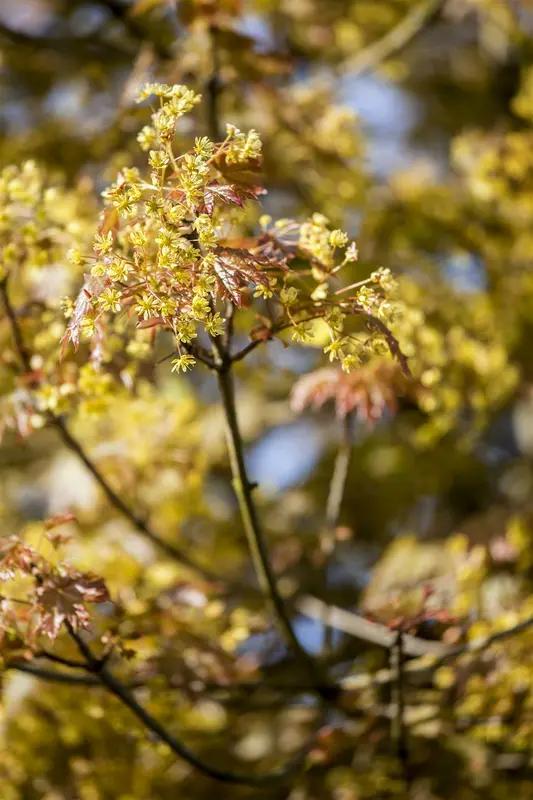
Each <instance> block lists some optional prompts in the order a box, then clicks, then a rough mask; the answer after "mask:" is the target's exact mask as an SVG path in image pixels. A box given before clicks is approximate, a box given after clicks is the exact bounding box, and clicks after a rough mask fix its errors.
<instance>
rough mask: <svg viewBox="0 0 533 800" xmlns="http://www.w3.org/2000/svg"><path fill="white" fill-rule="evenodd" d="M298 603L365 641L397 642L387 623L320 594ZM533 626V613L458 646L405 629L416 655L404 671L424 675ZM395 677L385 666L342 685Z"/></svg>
mask: <svg viewBox="0 0 533 800" xmlns="http://www.w3.org/2000/svg"><path fill="white" fill-rule="evenodd" d="M296 607H297V609H298V610H299V611H300V612H301V613H302V614H305V615H306V616H309V617H311V618H312V619H318V620H323V619H324V617H325V616H326V615H327V617H328V621H329V624H330V625H332V626H333V627H334V628H336V629H338V630H341V631H343V632H344V633H347V634H349V635H350V636H354V637H355V638H356V639H360V640H361V641H363V642H368V643H369V644H373V645H378V646H379V647H384V648H385V649H390V648H391V647H392V646H393V644H394V638H395V634H394V631H391V630H390V628H388V627H387V626H386V625H381V624H379V623H377V622H371V621H370V620H368V619H365V617H361V616H360V615H359V614H354V613H352V612H351V611H346V609H343V608H338V607H337V606H331V605H330V606H328V605H327V604H326V603H324V602H322V600H319V599H318V598H316V597H310V596H306V597H303V598H300V599H299V600H298V601H297V603H296ZM532 627H533V616H531V617H528V618H527V619H525V620H524V621H523V622H519V623H517V624H516V625H513V626H512V627H510V628H506V629H505V630H503V631H498V632H496V633H493V634H492V635H491V636H486V637H483V638H479V639H473V640H470V641H468V642H465V643H464V644H461V645H457V647H448V646H447V645H445V644H443V643H442V642H436V641H432V640H429V639H422V638H421V637H419V636H413V635H411V634H408V633H404V634H403V642H402V645H403V652H404V655H406V656H414V658H413V659H412V660H410V661H408V662H407V663H406V664H405V667H404V673H405V674H406V675H409V676H411V675H416V676H421V675H424V674H427V675H428V676H430V675H432V674H433V673H434V672H435V670H437V669H438V668H439V667H441V666H442V665H443V664H446V663H447V662H448V661H453V660H454V659H456V658H459V657H460V656H462V655H467V654H469V653H479V652H483V651H485V650H487V649H489V648H490V647H492V645H494V644H498V643H499V642H503V641H506V640H507V639H510V638H512V637H514V636H517V635H518V634H520V633H523V632H524V631H526V630H529V628H532ZM393 679H394V676H393V674H392V672H391V670H390V669H383V670H380V671H379V672H377V673H375V674H374V675H349V676H347V677H346V678H343V680H342V681H341V685H342V688H343V689H346V690H351V689H365V688H367V687H368V686H373V685H376V686H381V685H386V684H388V683H390V682H391V681H392V680H393Z"/></svg>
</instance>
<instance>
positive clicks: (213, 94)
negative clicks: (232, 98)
mask: <svg viewBox="0 0 533 800" xmlns="http://www.w3.org/2000/svg"><path fill="white" fill-rule="evenodd" d="M209 44H210V47H211V74H210V75H209V78H208V79H207V83H206V96H207V130H208V136H209V138H210V139H211V140H212V141H213V142H220V141H222V139H223V136H222V132H221V130H220V114H219V99H220V92H221V85H220V53H219V49H218V31H217V28H216V27H215V26H214V25H211V26H210V27H209Z"/></svg>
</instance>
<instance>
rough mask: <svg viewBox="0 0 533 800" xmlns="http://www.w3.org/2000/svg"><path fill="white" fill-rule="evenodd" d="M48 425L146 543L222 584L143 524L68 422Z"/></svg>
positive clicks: (24, 356) (3, 285)
mask: <svg viewBox="0 0 533 800" xmlns="http://www.w3.org/2000/svg"><path fill="white" fill-rule="evenodd" d="M7 284H8V281H7V278H4V279H3V280H2V281H0V295H1V297H2V300H3V304H4V308H5V311H6V316H7V319H8V320H9V323H10V327H11V332H12V335H13V340H14V342H15V348H16V351H17V353H18V356H19V359H20V362H21V363H22V366H23V368H24V370H25V371H26V372H27V373H28V374H31V372H32V366H31V355H30V351H29V350H28V348H27V347H26V344H25V342H24V337H23V335H22V330H21V327H20V325H19V321H18V318H17V314H16V312H15V309H14V307H13V305H12V303H11V300H10V298H9V293H8V288H7ZM47 422H48V424H49V425H50V426H51V427H53V428H55V430H56V431H57V432H58V433H59V436H60V438H61V440H62V441H63V444H65V445H66V446H67V447H68V449H69V450H70V451H71V452H73V453H74V454H75V455H76V456H77V457H78V458H79V459H80V461H81V462H82V463H83V464H85V466H86V468H87V469H88V470H89V472H90V473H91V475H92V476H93V477H94V479H95V480H96V482H97V483H98V485H99V486H100V487H101V489H102V490H103V491H104V494H105V495H106V497H107V499H108V500H109V502H110V503H111V504H112V505H113V506H114V507H115V508H116V509H117V510H118V511H120V513H121V514H123V515H124V517H125V518H126V519H127V520H129V522H131V524H132V525H133V526H134V527H135V528H136V529H137V531H138V532H139V533H141V534H142V535H143V536H144V537H145V538H146V539H149V540H150V541H151V542H152V543H153V544H154V545H156V546H157V547H158V548H159V549H160V550H161V551H162V552H163V553H165V555H167V556H168V557H169V558H172V559H175V560H176V561H179V562H180V563H182V564H183V565H184V566H186V567H187V568H188V569H191V570H194V571H195V572H197V573H198V574H200V575H202V577H203V578H205V579H206V580H208V581H210V582H217V581H219V580H220V579H219V577H218V576H217V575H215V574H214V573H213V572H211V571H210V570H208V569H207V568H206V567H203V566H201V565H200V564H198V563H197V562H196V561H195V560H194V559H193V558H191V557H190V556H189V555H188V554H187V553H185V552H184V551H183V550H182V549H181V548H179V547H177V546H176V545H173V544H171V543H170V542H167V541H165V539H162V538H161V537H159V536H158V535H157V534H156V533H155V532H154V531H153V530H152V528H151V527H150V525H149V524H148V523H147V522H146V520H144V519H143V518H142V517H140V516H139V515H138V514H137V513H136V512H135V511H134V510H133V509H132V508H130V506H129V505H128V504H127V503H126V502H125V501H124V500H123V499H122V498H121V497H120V495H119V494H118V493H117V492H116V491H115V490H114V489H113V487H112V486H111V485H110V484H109V483H108V481H107V479H106V478H104V476H103V475H102V473H101V472H100V470H99V469H98V467H97V466H96V464H95V463H94V461H92V459H91V458H90V457H89V456H88V455H87V453H86V451H85V449H84V447H83V445H82V444H81V442H79V441H78V439H76V437H75V436H74V435H73V434H72V433H71V432H70V430H69V428H68V426H67V423H66V421H65V420H64V419H63V418H62V417H58V416H56V415H55V414H52V413H51V412H49V413H48V414H47Z"/></svg>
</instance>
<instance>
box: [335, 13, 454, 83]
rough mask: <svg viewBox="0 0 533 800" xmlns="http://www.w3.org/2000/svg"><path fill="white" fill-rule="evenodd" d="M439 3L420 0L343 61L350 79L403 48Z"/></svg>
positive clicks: (377, 64)
mask: <svg viewBox="0 0 533 800" xmlns="http://www.w3.org/2000/svg"><path fill="white" fill-rule="evenodd" d="M441 5H442V0H422V2H421V3H419V4H418V5H417V6H415V7H414V8H413V9H412V10H411V11H409V13H408V14H407V15H406V16H405V17H404V19H402V21H401V22H400V23H399V24H398V25H396V27H394V28H393V29H392V30H390V31H389V32H388V33H387V34H385V36H383V37H382V38H381V39H379V40H378V41H377V42H373V43H372V44H370V45H368V47H365V48H364V50H361V52H359V53H357V55H356V56H354V58H353V59H351V60H348V61H347V62H345V65H344V67H345V70H346V71H347V72H349V74H350V80H355V79H356V78H360V77H361V76H362V75H366V74H367V73H368V72H373V71H374V70H376V69H377V68H378V67H379V66H381V64H383V62H384V61H386V60H387V59H388V58H390V57H391V56H394V55H396V54H397V53H399V52H400V51H401V50H403V48H404V47H405V46H406V45H408V44H409V42H410V41H411V40H412V39H414V38H415V36H417V35H418V34H419V33H420V32H421V31H422V30H423V29H424V28H425V27H426V26H427V25H428V24H429V23H430V22H431V20H432V19H433V18H434V17H435V16H436V14H437V13H438V11H439V8H440V6H441Z"/></svg>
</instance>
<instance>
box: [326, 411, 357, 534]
mask: <svg viewBox="0 0 533 800" xmlns="http://www.w3.org/2000/svg"><path fill="white" fill-rule="evenodd" d="M351 454H352V417H351V416H350V414H347V415H346V417H345V419H344V420H343V424H342V439H341V443H340V446H339V449H338V451H337V456H336V458H335V466H334V468H333V474H332V476H331V481H330V484H329V494H328V500H327V504H326V528H327V531H328V533H329V534H333V533H335V529H336V528H337V526H338V524H339V517H340V513H341V508H342V501H343V498H344V493H345V491H346V481H347V479H348V469H349V467H350V457H351Z"/></svg>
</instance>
